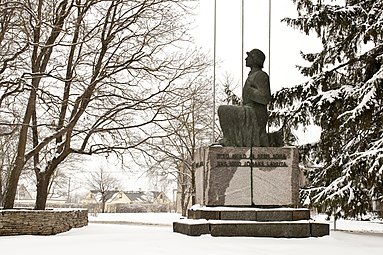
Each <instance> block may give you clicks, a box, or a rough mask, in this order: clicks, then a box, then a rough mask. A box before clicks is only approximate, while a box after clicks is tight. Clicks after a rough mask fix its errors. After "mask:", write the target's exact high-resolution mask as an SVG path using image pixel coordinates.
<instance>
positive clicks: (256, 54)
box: [246, 49, 266, 68]
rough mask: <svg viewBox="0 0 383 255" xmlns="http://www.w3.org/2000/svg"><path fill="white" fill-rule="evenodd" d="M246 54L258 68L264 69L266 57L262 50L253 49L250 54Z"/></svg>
mask: <svg viewBox="0 0 383 255" xmlns="http://www.w3.org/2000/svg"><path fill="white" fill-rule="evenodd" d="M246 54H247V55H248V56H250V57H251V58H253V60H254V63H255V64H256V65H257V66H259V67H261V68H263V63H264V62H265V59H266V56H265V54H264V53H263V52H262V51H261V50H258V49H253V50H251V51H250V52H246Z"/></svg>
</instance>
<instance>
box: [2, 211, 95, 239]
mask: <svg viewBox="0 0 383 255" xmlns="http://www.w3.org/2000/svg"><path fill="white" fill-rule="evenodd" d="M87 225H88V211H87V210H85V209H70V210H69V209H66V210H65V209H54V210H28V209H12V210H0V236H8V235H55V234H58V233H62V232H66V231H69V230H70V229H71V228H80V227H84V226H87Z"/></svg>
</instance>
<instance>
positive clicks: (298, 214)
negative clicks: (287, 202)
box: [292, 209, 310, 220]
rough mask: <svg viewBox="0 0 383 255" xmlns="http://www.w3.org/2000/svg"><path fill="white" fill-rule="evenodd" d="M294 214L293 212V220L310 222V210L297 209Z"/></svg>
mask: <svg viewBox="0 0 383 255" xmlns="http://www.w3.org/2000/svg"><path fill="white" fill-rule="evenodd" d="M292 212H293V219H292V220H309V219H310V210H309V209H297V210H293V211H292Z"/></svg>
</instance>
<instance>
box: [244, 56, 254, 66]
mask: <svg viewBox="0 0 383 255" xmlns="http://www.w3.org/2000/svg"><path fill="white" fill-rule="evenodd" d="M245 61H246V66H247V67H252V66H254V59H253V58H252V57H251V56H250V55H247V57H246V59H245Z"/></svg>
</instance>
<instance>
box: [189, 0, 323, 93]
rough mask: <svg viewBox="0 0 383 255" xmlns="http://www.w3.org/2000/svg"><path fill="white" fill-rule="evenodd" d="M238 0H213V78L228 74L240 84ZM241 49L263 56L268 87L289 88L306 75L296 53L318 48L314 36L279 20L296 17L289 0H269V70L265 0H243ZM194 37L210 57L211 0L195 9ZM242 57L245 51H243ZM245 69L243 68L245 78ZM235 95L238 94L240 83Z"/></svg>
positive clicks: (267, 4) (239, 12)
mask: <svg viewBox="0 0 383 255" xmlns="http://www.w3.org/2000/svg"><path fill="white" fill-rule="evenodd" d="M241 2H242V1H241V0H231V1H227V0H225V1H224V0H217V23H216V24H217V34H216V35H217V40H216V55H217V61H219V62H220V64H219V66H217V76H216V79H217V80H220V79H222V76H223V75H224V74H225V73H229V74H230V75H231V76H232V77H234V78H235V81H236V82H238V84H241V62H242V58H241V47H242V41H241V22H242V19H241ZM244 6H245V11H244V51H245V52H246V51H250V50H251V49H253V48H258V49H260V50H262V51H263V52H264V53H265V55H266V61H265V68H264V70H265V71H266V72H267V73H269V74H270V83H271V90H272V92H275V91H277V90H279V89H280V88H282V87H291V86H293V85H295V84H298V83H301V82H303V81H305V80H307V78H305V77H303V76H302V75H301V74H300V73H299V71H298V69H296V68H295V65H296V64H303V63H304V62H303V60H302V59H301V58H300V55H299V52H300V51H301V50H302V51H304V52H307V51H311V50H313V49H314V50H318V49H320V41H319V40H318V39H317V38H313V37H311V38H309V37H307V36H306V35H304V34H302V33H301V32H299V31H298V30H294V29H293V28H290V27H287V25H286V24H285V23H281V19H282V18H285V17H295V16H297V12H296V8H295V5H294V4H293V2H292V1H291V0H283V1H281V0H278V1H276V0H271V37H270V39H271V58H270V60H271V68H270V70H271V72H270V70H269V66H268V61H269V0H256V1H254V0H245V1H244ZM196 11H197V14H198V15H197V16H196V26H197V27H196V29H195V36H196V39H197V43H198V44H200V45H201V46H202V47H203V48H204V49H205V50H206V51H210V54H211V56H213V46H214V40H213V38H214V0H203V1H202V0H201V1H200V4H199V7H198V8H197V10H196ZM245 56H246V53H245ZM248 71H249V69H248V68H246V67H245V69H244V79H246V76H247V73H248ZM236 92H237V94H240V86H239V88H238V91H236Z"/></svg>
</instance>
